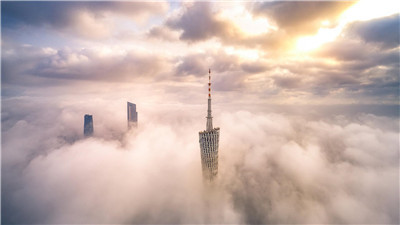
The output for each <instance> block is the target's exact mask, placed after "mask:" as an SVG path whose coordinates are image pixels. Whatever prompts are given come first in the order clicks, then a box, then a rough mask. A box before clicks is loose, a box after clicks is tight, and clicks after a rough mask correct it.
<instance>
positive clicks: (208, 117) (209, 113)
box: [206, 69, 213, 131]
mask: <svg viewBox="0 0 400 225" xmlns="http://www.w3.org/2000/svg"><path fill="white" fill-rule="evenodd" d="M212 129H213V124H212V115H211V69H208V110H207V125H206V130H207V131H210V130H212Z"/></svg>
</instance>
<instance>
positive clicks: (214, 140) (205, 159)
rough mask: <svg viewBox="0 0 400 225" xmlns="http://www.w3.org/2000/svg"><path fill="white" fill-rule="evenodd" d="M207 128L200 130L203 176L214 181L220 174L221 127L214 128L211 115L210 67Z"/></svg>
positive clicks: (209, 71)
mask: <svg viewBox="0 0 400 225" xmlns="http://www.w3.org/2000/svg"><path fill="white" fill-rule="evenodd" d="M206 118H207V124H206V130H205V131H200V132H199V142H200V154H201V167H202V170H203V178H204V179H205V180H207V181H213V180H214V179H215V178H216V177H217V174H218V144H219V127H217V128H213V124H212V115H211V70H210V69H208V109H207V117H206Z"/></svg>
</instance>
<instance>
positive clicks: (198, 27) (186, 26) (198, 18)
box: [166, 2, 228, 42]
mask: <svg viewBox="0 0 400 225" xmlns="http://www.w3.org/2000/svg"><path fill="white" fill-rule="evenodd" d="M166 25H167V26H169V27H170V28H173V29H178V30H182V31H183V32H182V34H181V36H180V39H181V40H186V41H190V42H192V41H200V40H205V39H209V38H212V37H214V36H219V35H220V34H222V33H224V32H225V29H226V28H227V25H228V24H226V23H225V22H223V21H219V20H218V19H217V18H216V17H215V15H214V14H213V12H212V11H211V4H210V3H209V2H195V3H194V4H193V5H192V6H188V7H187V8H185V10H184V11H183V12H182V14H181V15H179V16H178V17H176V18H170V19H169V20H168V21H167V22H166Z"/></svg>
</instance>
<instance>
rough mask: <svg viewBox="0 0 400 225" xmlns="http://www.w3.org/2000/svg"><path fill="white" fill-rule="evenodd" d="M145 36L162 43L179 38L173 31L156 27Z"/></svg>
mask: <svg viewBox="0 0 400 225" xmlns="http://www.w3.org/2000/svg"><path fill="white" fill-rule="evenodd" d="M147 36H149V37H152V38H156V39H160V40H164V41H177V40H178V39H179V36H178V35H177V34H176V33H174V31H172V30H170V29H168V27H164V26H156V27H153V28H151V29H150V30H149V31H148V32H147Z"/></svg>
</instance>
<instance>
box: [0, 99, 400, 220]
mask: <svg viewBox="0 0 400 225" xmlns="http://www.w3.org/2000/svg"><path fill="white" fill-rule="evenodd" d="M49 99H51V98H48V99H43V98H33V97H32V98H28V97H15V98H8V99H3V102H2V223H4V224H7V223H11V224H12V223H24V224H33V223H44V224H75V223H81V224H82V223H87V224H96V223H109V224H111V223H125V224H142V223H148V224H157V223H163V224H166V223H168V224H171V223H172V224H173V223H252V224H255V223H257V224H260V223H261V224H266V223H272V224H278V223H279V224H288V223H292V224H293V223H335V224H338V223H339V224H341V223H358V224H366V223H384V224H397V223H399V130H398V129H399V126H398V124H399V119H398V117H393V116H384V115H374V114H371V113H357V114H352V115H351V116H350V115H348V114H346V113H342V114H335V115H325V113H324V114H323V115H320V116H319V117H314V116H304V114H307V113H306V112H302V114H299V113H293V112H291V113H285V112H284V111H282V110H280V111H279V110H278V111H274V110H272V109H265V110H251V109H250V108H244V109H238V108H235V109H232V108H229V107H221V106H218V105H216V106H214V107H215V108H214V125H216V126H218V127H220V128H221V135H220V148H219V174H218V179H217V181H216V182H215V183H214V184H213V185H212V186H207V185H204V183H203V181H202V175H201V162H200V149H199V143H198V132H199V131H201V130H203V129H204V128H205V122H206V120H205V114H206V108H205V105H193V106H190V105H188V106H185V105H174V106H172V105H156V104H148V105H144V104H142V105H140V104H139V105H138V111H139V126H138V128H137V129H134V130H131V131H129V132H128V131H126V125H127V124H126V108H125V107H126V102H125V100H122V99H120V100H117V101H114V102H109V101H106V100H102V99H97V100H96V101H93V102H91V103H85V102H84V101H83V100H82V101H81V102H79V101H76V102H75V103H73V104H71V103H70V102H68V101H65V102H63V101H54V100H49ZM233 108H234V107H233ZM85 113H90V114H93V115H94V130H95V134H94V136H93V137H90V138H83V134H82V132H83V115H84V114H85ZM324 115H325V116H324Z"/></svg>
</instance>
